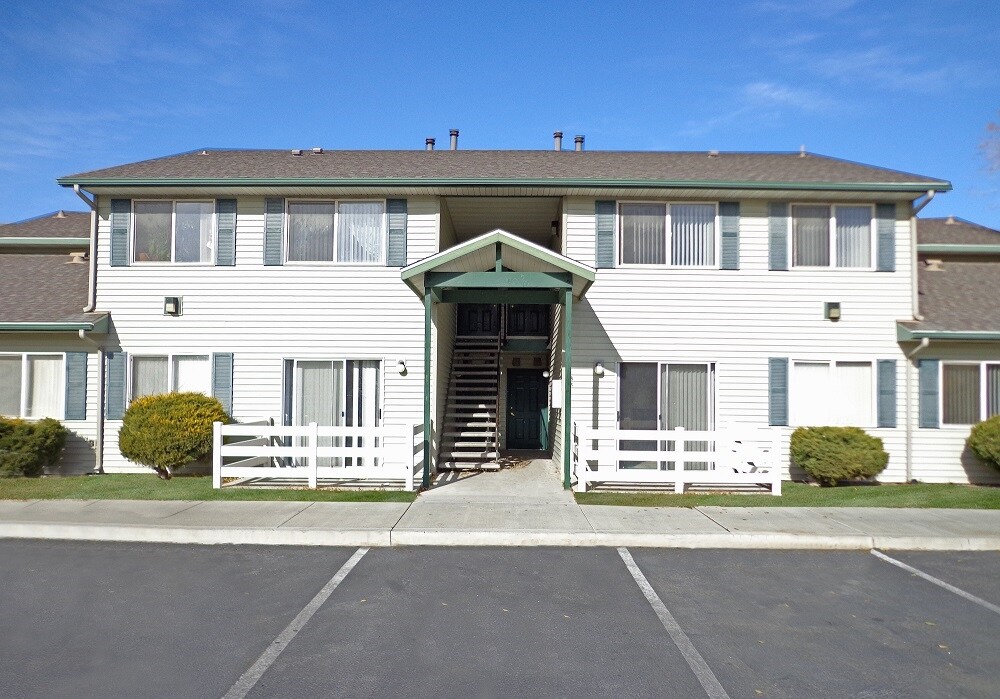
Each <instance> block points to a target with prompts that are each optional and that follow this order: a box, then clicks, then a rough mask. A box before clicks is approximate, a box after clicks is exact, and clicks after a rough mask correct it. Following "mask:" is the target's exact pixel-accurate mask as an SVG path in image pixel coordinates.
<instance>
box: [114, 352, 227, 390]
mask: <svg viewBox="0 0 1000 699" xmlns="http://www.w3.org/2000/svg"><path fill="white" fill-rule="evenodd" d="M131 386H132V391H131V396H132V399H133V400H134V399H136V398H140V397H141V396H152V395H157V394H160V393H172V392H175V391H195V392H197V393H204V394H205V395H211V391H212V369H211V365H210V363H209V360H208V355H204V354H194V355H191V354H175V355H143V356H133V357H132V381H131Z"/></svg>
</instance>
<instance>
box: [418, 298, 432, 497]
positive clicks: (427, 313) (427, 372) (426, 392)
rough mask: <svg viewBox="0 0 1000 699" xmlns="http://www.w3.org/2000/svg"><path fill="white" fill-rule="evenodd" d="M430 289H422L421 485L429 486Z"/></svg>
mask: <svg viewBox="0 0 1000 699" xmlns="http://www.w3.org/2000/svg"><path fill="white" fill-rule="evenodd" d="M433 303H434V299H433V297H432V295H431V292H430V289H426V290H424V475H423V478H422V479H421V481H420V483H421V487H423V488H429V487H430V486H431V307H432V305H433Z"/></svg>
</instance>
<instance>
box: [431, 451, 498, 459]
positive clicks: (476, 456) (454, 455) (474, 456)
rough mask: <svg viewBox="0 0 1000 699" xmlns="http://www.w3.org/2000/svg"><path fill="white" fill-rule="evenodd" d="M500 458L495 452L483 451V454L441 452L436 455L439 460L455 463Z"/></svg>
mask: <svg viewBox="0 0 1000 699" xmlns="http://www.w3.org/2000/svg"><path fill="white" fill-rule="evenodd" d="M499 457H500V453H499V452H497V451H483V452H472V451H470V452H461V451H458V452H449V451H442V452H441V453H440V454H438V458H439V459H454V460H456V461H472V460H474V459H496V458H499Z"/></svg>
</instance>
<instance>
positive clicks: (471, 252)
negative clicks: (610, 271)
mask: <svg viewBox="0 0 1000 699" xmlns="http://www.w3.org/2000/svg"><path fill="white" fill-rule="evenodd" d="M497 244H499V245H500V253H501V258H502V261H503V262H502V264H503V267H504V269H505V270H511V271H514V272H568V273H569V274H570V275H572V280H573V281H572V289H573V296H575V297H576V298H581V297H582V296H583V295H584V294H585V293H586V292H587V289H589V288H590V285H591V284H593V283H594V279H595V278H596V274H595V271H594V269H593V268H592V267H588V266H587V265H585V264H581V263H579V262H577V261H576V260H571V259H570V258H568V257H565V256H563V255H560V254H559V253H557V252H553V251H552V250H549V249H547V248H544V247H542V246H541V245H537V244H535V243H532V242H531V241H528V240H525V239H524V238H520V237H518V236H516V235H514V234H513V233H509V232H507V231H504V230H500V229H497V230H494V231H490V232H489V233H484V234H483V235H481V236H478V237H476V238H473V239H472V240H467V241H465V242H464V243H459V244H458V245H455V246H454V247H451V248H448V249H447V250H442V251H441V252H439V253H436V254H434V255H431V256H430V257H425V258H424V259H423V260H420V261H419V262H414V263H413V264H411V265H409V266H407V267H404V268H403V270H402V272H400V277H401V278H402V280H403V281H404V282H406V283H407V285H409V287H410V288H411V289H413V290H414V291H415V292H416V293H417V294H418V295H419V296H421V297H422V296H423V295H424V292H425V286H424V279H425V275H426V274H427V273H428V272H486V271H490V270H493V269H494V268H495V265H496V252H495V250H496V246H497Z"/></svg>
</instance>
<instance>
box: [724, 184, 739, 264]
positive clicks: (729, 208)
mask: <svg viewBox="0 0 1000 699" xmlns="http://www.w3.org/2000/svg"><path fill="white" fill-rule="evenodd" d="M719 227H720V228H721V229H722V250H721V251H720V254H719V267H720V268H722V269H739V268H740V203H739V202H738V201H723V202H719Z"/></svg>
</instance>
